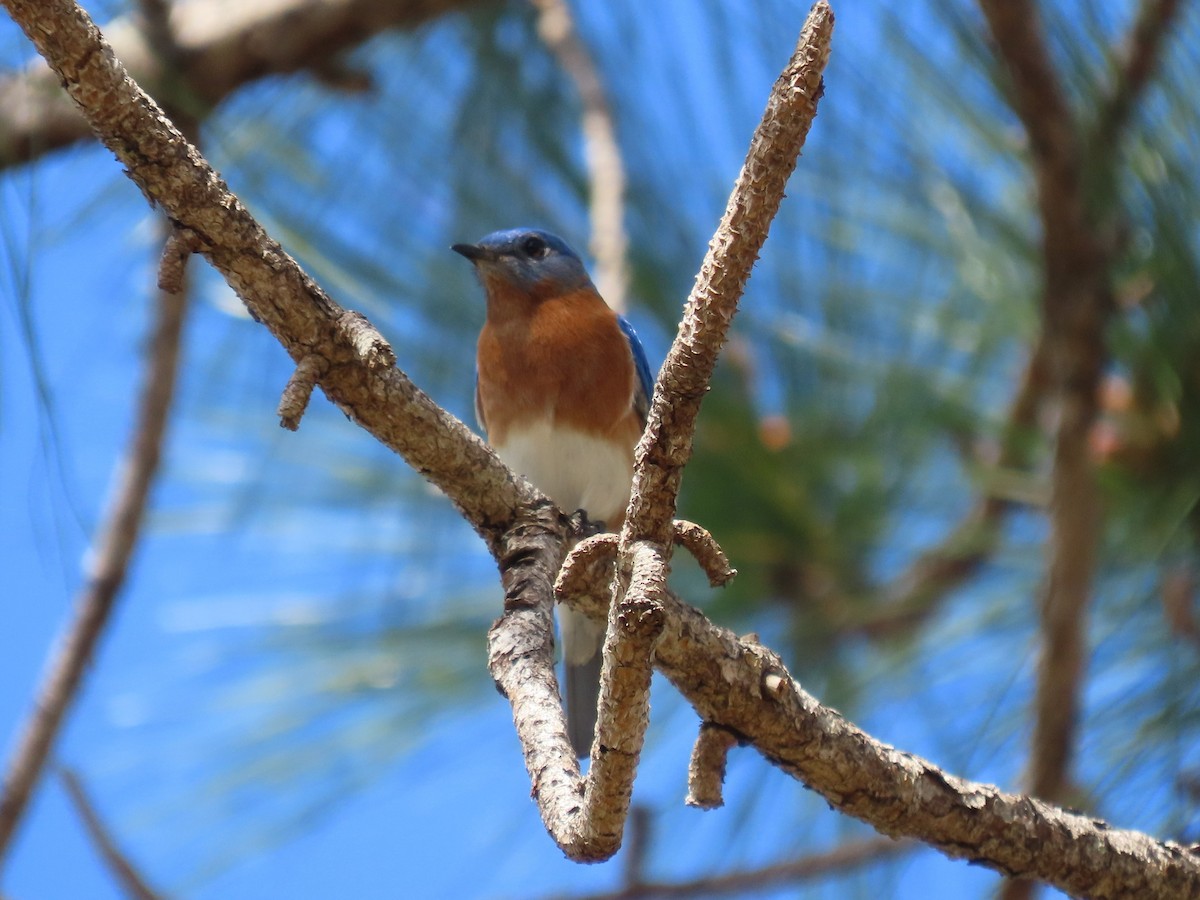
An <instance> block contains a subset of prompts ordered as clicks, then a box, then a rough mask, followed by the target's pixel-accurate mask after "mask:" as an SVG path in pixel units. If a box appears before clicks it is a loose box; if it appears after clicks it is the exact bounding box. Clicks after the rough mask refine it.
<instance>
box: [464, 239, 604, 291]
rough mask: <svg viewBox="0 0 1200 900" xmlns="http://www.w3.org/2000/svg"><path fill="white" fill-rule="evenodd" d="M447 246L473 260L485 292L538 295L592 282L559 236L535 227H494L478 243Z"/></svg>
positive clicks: (581, 286)
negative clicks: (497, 229)
mask: <svg viewBox="0 0 1200 900" xmlns="http://www.w3.org/2000/svg"><path fill="white" fill-rule="evenodd" d="M450 249H452V250H453V251H454V252H455V253H461V254H462V255H463V256H465V257H466V258H467V259H469V260H470V261H471V262H473V263H474V264H475V271H476V272H477V273H478V274H479V278H480V280H481V281H482V282H483V285H484V288H485V289H486V290H487V291H488V293H489V294H491V293H493V291H503V292H505V293H507V292H509V291H517V292H520V293H522V294H525V295H527V296H529V297H531V298H535V299H542V298H545V297H550V296H555V295H562V294H568V293H571V292H572V291H576V290H579V289H580V288H585V287H590V286H591V283H592V282H591V279H590V278H588V274H587V270H586V269H585V268H584V267H583V261H582V260H581V259H580V258H579V257H578V256H577V255H576V253H575V251H574V250H572V249H571V248H570V247H568V246H567V244H566V242H565V241H564V240H563V239H562V238H560V237H558V236H557V235H553V234H550V233H549V232H548V231H540V230H539V229H536V228H512V229H509V230H508V231H494V232H492V233H491V234H489V235H488V236H487V237H485V238H484V239H483V240H481V241H480V242H479V243H478V244H455V245H454V246H453V247H451V248H450Z"/></svg>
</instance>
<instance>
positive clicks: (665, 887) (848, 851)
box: [558, 838, 921, 900]
mask: <svg viewBox="0 0 1200 900" xmlns="http://www.w3.org/2000/svg"><path fill="white" fill-rule="evenodd" d="M920 846H921V845H920V844H919V843H917V842H916V841H895V840H892V839H891V838H866V839H864V840H860V841H852V842H849V843H846V844H842V845H841V846H840V847H835V848H834V849H832V850H827V851H826V852H824V853H812V854H809V855H807V856H801V857H799V858H798V859H793V860H789V861H788V862H782V863H775V864H774V865H770V866H763V867H761V868H758V869H742V870H739V871H735V872H728V873H726V874H724V875H709V876H707V877H704V878H694V879H690V880H688V881H643V882H639V883H638V884H634V885H630V886H627V887H623V888H621V889H619V890H616V891H606V892H604V893H600V894H570V895H563V896H562V897H560V898H558V900H660V898H661V900H669V898H672V897H727V896H738V897H741V896H745V895H747V894H749V893H751V892H755V891H765V890H769V889H770V888H777V887H779V886H780V885H785V884H798V883H801V882H805V881H813V880H815V879H817V878H826V877H829V876H831V875H837V874H839V873H842V872H845V871H847V870H850V869H857V868H859V867H860V866H866V865H871V864H873V863H877V862H881V861H882V860H885V859H890V858H892V857H895V856H901V855H903V854H905V853H912V852H913V851H914V850H918V849H920Z"/></svg>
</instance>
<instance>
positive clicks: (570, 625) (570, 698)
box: [559, 607, 604, 757]
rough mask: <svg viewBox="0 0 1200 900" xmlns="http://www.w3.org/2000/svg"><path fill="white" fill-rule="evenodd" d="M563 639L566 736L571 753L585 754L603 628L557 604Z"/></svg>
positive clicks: (597, 684) (593, 716)
mask: <svg viewBox="0 0 1200 900" xmlns="http://www.w3.org/2000/svg"><path fill="white" fill-rule="evenodd" d="M559 628H560V630H561V631H562V639H563V663H564V665H563V668H564V669H565V670H566V677H565V678H564V679H563V680H564V682H565V683H564V685H563V687H564V699H565V700H566V702H567V736H568V737H569V738H570V739H571V746H572V747H574V748H575V754H576V755H577V756H580V757H584V756H587V755H588V754H589V753H590V752H591V750H592V737H593V735H594V734H595V732H596V704H597V702H598V701H599V699H600V664H601V663H602V662H603V660H604V656H603V654H602V653H601V652H600V645H601V643H602V642H603V641H604V629H603V627H602V626H601V625H600V624H599V623H598V622H593V621H591V620H590V619H588V618H587V617H585V616H582V615H580V614H579V613H577V612H574V611H572V610H570V609H567V608H565V607H559Z"/></svg>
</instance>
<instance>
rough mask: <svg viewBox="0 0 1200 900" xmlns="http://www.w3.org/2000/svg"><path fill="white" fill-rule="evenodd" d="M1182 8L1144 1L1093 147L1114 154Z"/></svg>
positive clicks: (1168, 0) (1168, 1)
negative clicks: (1121, 134) (1121, 133)
mask: <svg viewBox="0 0 1200 900" xmlns="http://www.w3.org/2000/svg"><path fill="white" fill-rule="evenodd" d="M1180 6H1181V3H1180V0H1142V2H1141V3H1140V4H1139V5H1138V12H1137V16H1136V17H1135V19H1134V22H1133V25H1132V27H1131V28H1130V30H1129V35H1128V37H1126V39H1125V41H1124V42H1123V46H1122V50H1121V52H1120V53H1119V54H1118V55H1117V70H1116V72H1115V73H1114V75H1113V83H1112V86H1111V87H1110V89H1109V92H1108V96H1107V98H1106V99H1105V100H1104V102H1103V103H1102V104H1101V106H1100V114H1099V115H1098V116H1097V117H1096V124H1095V126H1094V131H1093V135H1092V138H1091V140H1089V142H1088V143H1089V145H1091V146H1093V147H1097V148H1099V150H1100V152H1101V153H1109V154H1111V153H1113V151H1114V149H1115V147H1116V144H1117V141H1118V138H1119V136H1120V132H1121V131H1122V129H1123V128H1124V127H1125V124H1126V123H1127V122H1128V121H1129V118H1130V115H1131V114H1132V112H1133V110H1134V107H1135V106H1136V104H1137V100H1138V97H1139V96H1140V95H1141V93H1142V92H1143V91H1144V90H1145V89H1146V86H1147V85H1148V84H1149V83H1150V78H1151V76H1152V75H1153V74H1154V69H1155V67H1156V66H1157V65H1158V61H1159V59H1160V57H1161V56H1162V45H1163V41H1164V40H1165V39H1166V36H1167V34H1168V33H1169V32H1170V30H1171V24H1172V22H1174V21H1175V18H1176V16H1177V15H1178V13H1179V8H1180Z"/></svg>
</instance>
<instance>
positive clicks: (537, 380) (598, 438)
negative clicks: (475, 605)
mask: <svg viewBox="0 0 1200 900" xmlns="http://www.w3.org/2000/svg"><path fill="white" fill-rule="evenodd" d="M452 249H453V250H454V251H455V252H457V253H461V254H462V255H463V256H465V257H466V258H467V259H469V260H470V261H471V262H472V263H474V264H475V272H476V274H477V275H478V276H479V280H480V281H481V282H482V283H483V288H484V292H485V293H486V294H487V321H486V322H485V323H484V326H483V331H482V332H481V333H480V335H479V349H478V355H477V357H476V379H475V415H476V417H477V418H478V419H479V424H480V426H481V427H482V428H483V430H484V432H485V433H486V434H487V438H488V441H489V442H490V443H491V445H492V447H494V448H495V450H496V453H497V454H498V455H499V456H500V458H501V459H503V460H504V462H505V463H507V464H508V466H509V467H511V468H512V469H514V470H516V471H517V472H520V473H521V474H522V475H524V476H525V477H527V478H528V479H529V480H530V481H532V482H533V483H534V484H535V485H537V486H538V488H540V489H541V490H542V491H543V492H544V493H545V494H546V495H547V496H549V497H550V498H551V499H552V500H553V501H554V502H555V503H556V504H557V505H558V506H559V507H560V508H562V509H563V510H566V511H568V512H572V511H574V510H576V509H583V510H586V511H587V514H588V516H589V518H591V519H592V520H594V521H595V520H598V521H602V522H604V523H605V525H606V526H607V527H608V528H610V529H613V530H619V529H620V527H621V523H622V522H623V521H624V519H625V508H626V507H627V506H628V505H629V490H630V484H631V482H632V479H633V450H634V446H635V445H636V444H637V441H638V438H639V437H640V436H641V434H642V429H643V428H644V427H645V425H646V413H647V412H648V410H649V408H650V391H651V389H652V385H653V380H652V378H651V376H650V366H649V364H648V363H647V362H646V353H645V351H644V350H643V349H642V345H641V342H640V341H639V340H638V338H637V335H636V334H635V333H634V330H633V327H632V326H631V325H630V324H629V322H628V321H626V320H625V318H624V317H623V316H619V315H617V314H616V313H615V312H613V310H612V309H610V308H609V306H608V304H607V303H605V302H604V299H603V298H602V297H601V296H600V294H599V293H597V291H596V287H595V285H593V284H592V280H591V279H590V278H589V277H588V274H587V271H586V270H585V269H584V267H583V263H582V262H581V261H580V259H579V257H578V256H577V255H576V254H575V252H574V251H573V250H571V248H570V247H568V246H567V245H566V243H564V242H563V240H562V239H561V238H558V237H555V236H554V235H552V234H548V233H546V232H545V231H537V230H534V229H527V228H517V229H513V230H511V231H497V232H495V233H493V234H489V235H488V236H487V237H485V238H484V239H483V240H481V241H480V242H479V243H478V244H455V245H454V246H453V248H452ZM559 628H560V630H561V632H562V643H563V662H564V667H565V669H566V678H565V682H566V692H565V693H566V701H567V732H568V735H569V737H570V738H571V744H572V745H573V746H574V747H575V751H576V753H578V754H579V755H580V756H586V755H587V753H588V751H589V750H590V748H591V744H592V734H593V732H594V731H595V726H596V700H597V695H598V693H599V690H600V661H601V654H600V652H599V651H600V645H601V642H602V640H603V637H604V629H603V627H602V626H600V625H599V624H597V623H593V622H592V621H591V620H590V619H588V618H586V617H584V616H582V615H580V614H579V613H576V612H573V611H572V610H570V609H567V608H565V607H564V608H563V609H561V610H560V613H559Z"/></svg>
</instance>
